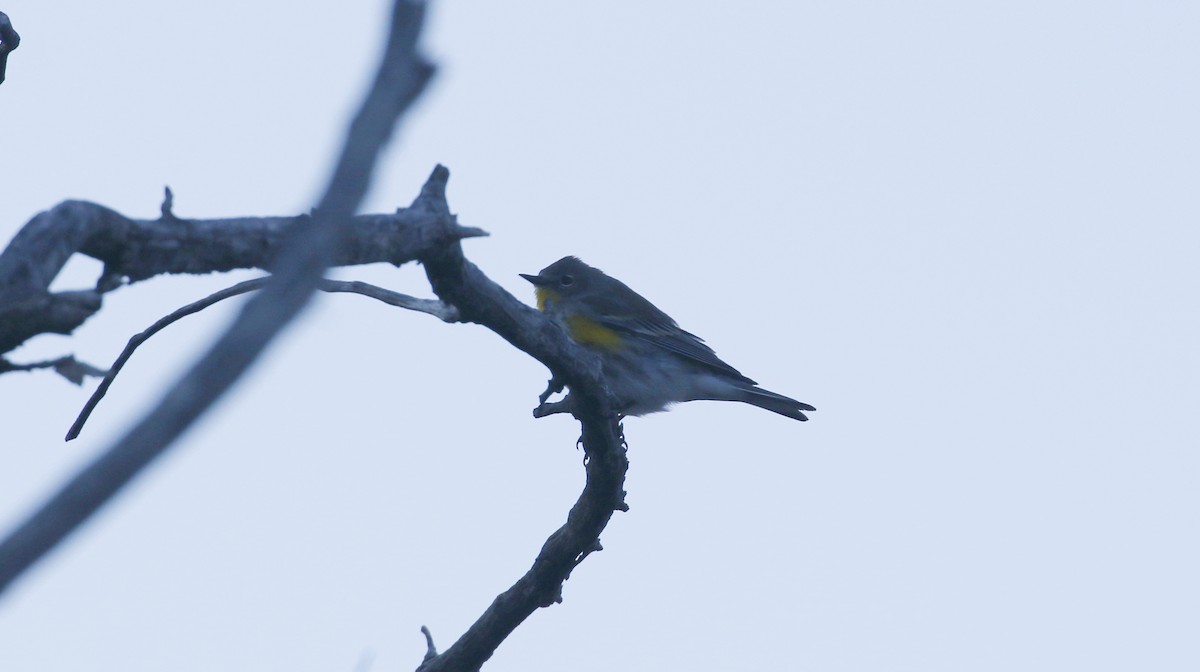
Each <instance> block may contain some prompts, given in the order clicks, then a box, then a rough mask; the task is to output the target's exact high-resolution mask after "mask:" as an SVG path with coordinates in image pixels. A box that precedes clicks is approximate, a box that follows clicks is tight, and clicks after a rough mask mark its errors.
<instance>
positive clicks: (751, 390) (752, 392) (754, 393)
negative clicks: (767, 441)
mask: <svg viewBox="0 0 1200 672" xmlns="http://www.w3.org/2000/svg"><path fill="white" fill-rule="evenodd" d="M730 401H741V402H744V403H747V404H752V405H754V406H758V407H759V408H765V409H767V410H768V411H772V412H774V413H778V414H780V415H786V416H787V417H789V418H792V419H793V420H799V421H800V422H804V421H805V420H808V416H807V415H804V413H803V411H815V410H817V409H816V408H814V407H812V406H810V405H809V404H806V403H804V402H803V401H796V400H795V399H792V398H791V397H785V396H783V395H782V394H776V393H775V392H771V391H770V390H764V389H762V388H761V387H749V386H747V387H740V388H738V391H737V392H736V393H735V394H733V395H731V399H730Z"/></svg>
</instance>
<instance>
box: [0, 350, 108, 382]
mask: <svg viewBox="0 0 1200 672" xmlns="http://www.w3.org/2000/svg"><path fill="white" fill-rule="evenodd" d="M37 369H54V372H55V373H57V374H58V375H60V376H62V377H63V378H66V379H67V380H69V381H71V382H72V383H75V384H76V385H82V384H83V379H84V378H86V377H87V376H93V377H96V378H99V377H101V376H103V375H104V374H105V371H104V369H100V368H97V367H95V366H92V365H91V364H88V363H86V362H81V361H79V360H78V359H75V355H66V356H63V357H59V358H58V359H47V360H45V361H42V362H29V363H28V364H14V363H12V362H10V361H8V360H7V359H4V358H3V357H0V373H8V372H9V371H35V370H37Z"/></svg>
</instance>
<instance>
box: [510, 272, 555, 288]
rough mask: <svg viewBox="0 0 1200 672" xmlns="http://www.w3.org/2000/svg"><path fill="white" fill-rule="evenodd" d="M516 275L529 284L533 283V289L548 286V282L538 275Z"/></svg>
mask: <svg viewBox="0 0 1200 672" xmlns="http://www.w3.org/2000/svg"><path fill="white" fill-rule="evenodd" d="M517 275H519V276H521V277H522V278H525V279H526V280H528V281H529V282H531V283H533V286H534V287H545V286H546V285H548V284H550V281H549V280H547V279H545V278H543V277H542V276H540V275H527V274H525V273H518V274H517Z"/></svg>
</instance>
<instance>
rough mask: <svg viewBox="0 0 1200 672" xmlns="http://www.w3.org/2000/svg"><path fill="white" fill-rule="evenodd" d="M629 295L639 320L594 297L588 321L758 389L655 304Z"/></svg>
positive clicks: (590, 304)
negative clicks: (593, 321) (592, 311)
mask: <svg viewBox="0 0 1200 672" xmlns="http://www.w3.org/2000/svg"><path fill="white" fill-rule="evenodd" d="M630 293H632V294H633V295H634V296H636V297H637V300H638V301H637V302H638V303H639V304H641V305H640V310H637V311H634V312H636V313H638V314H639V316H638V317H628V314H629V310H628V308H629V306H617V305H613V304H611V302H609V301H607V300H605V299H606V298H607V297H594V298H593V300H591V301H589V306H588V307H589V308H591V309H592V310H594V311H595V313H596V314H594V315H592V316H591V317H593V318H594V319H595V320H596V321H598V322H599V323H600V324H602V325H604V326H605V327H608V328H609V329H612V330H614V331H616V332H619V333H623V334H627V335H630V336H633V337H636V338H640V339H642V340H643V341H646V342H649V343H651V344H653V345H656V346H658V347H660V348H663V349H664V350H668V351H670V352H673V353H675V354H677V355H680V356H681V357H685V358H687V359H690V360H692V361H694V362H696V363H699V364H703V365H704V366H707V367H709V368H712V369H714V370H716V371H718V372H720V373H723V374H725V375H728V376H733V377H734V378H737V379H738V380H741V381H743V382H746V383H749V384H751V385H757V383H755V382H754V381H753V380H750V379H749V378H747V377H746V376H744V375H742V373H741V372H740V371H738V370H737V369H735V368H733V367H732V366H730V365H728V364H726V363H725V362H724V361H722V360H721V358H720V357H717V353H715V352H713V349H712V348H710V347H708V346H707V345H706V344H705V343H704V339H702V338H700V337H699V336H697V335H695V334H693V333H691V332H687V331H684V330H683V329H680V328H679V325H678V324H676V323H675V320H673V319H671V316H670V315H667V314H666V313H664V312H663V311H661V310H659V309H658V308H657V307H656V306H655V305H654V304H652V303H650V302H649V301H647V300H646V299H644V298H642V297H641V296H640V295H638V294H636V293H635V292H633V291H632V290H630ZM625 301H629V297H628V296H626V297H625Z"/></svg>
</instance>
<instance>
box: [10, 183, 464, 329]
mask: <svg viewBox="0 0 1200 672" xmlns="http://www.w3.org/2000/svg"><path fill="white" fill-rule="evenodd" d="M172 201H173V195H172V194H170V192H169V190H168V191H167V195H166V197H165V198H164V203H163V206H162V207H163V210H164V212H163V217H160V218H159V219H150V220H143V219H132V218H129V217H126V216H125V215H122V214H120V213H117V212H115V211H113V210H110V209H108V208H106V207H104V206H102V205H97V204H95V203H88V202H85V201H66V202H64V203H61V204H59V205H57V206H55V207H54V208H51V209H50V210H47V211H46V212H43V213H40V214H38V215H37V216H35V217H34V218H33V219H32V220H30V221H29V223H28V224H26V225H25V226H24V227H23V228H22V229H21V230H20V231H19V232H18V233H17V235H16V236H15V237H14V238H13V239H12V242H10V243H9V245H8V247H7V248H6V249H5V250H4V251H3V253H0V352H8V351H9V350H12V349H13V348H16V347H17V346H18V345H20V344H21V343H23V342H24V341H25V340H27V339H29V338H31V337H32V336H35V335H37V334H42V333H56V334H69V333H71V332H72V331H74V330H75V329H76V328H77V327H78V326H79V325H80V324H82V323H83V322H84V321H85V320H87V319H88V318H89V317H91V316H92V315H93V314H94V313H96V312H97V311H99V310H100V307H101V294H102V293H104V292H107V291H110V290H112V289H114V288H116V287H118V286H119V285H120V284H121V283H120V282H117V280H118V279H120V278H121V277H128V278H130V279H132V280H133V281H135V282H136V281H138V280H145V279H147V278H151V277H154V276H156V275H159V274H163V273H211V272H213V271H228V270H233V269H239V268H260V269H263V270H270V269H271V268H272V267H273V265H274V261H275V260H276V259H277V258H278V257H279V254H280V250H281V248H282V246H283V243H284V240H285V238H286V235H287V231H288V227H289V226H290V225H291V224H293V223H294V222H295V221H296V219H297V218H296V217H241V218H231V219H207V220H196V219H192V220H187V219H180V218H178V217H177V216H175V215H174V214H173V213H172V211H171V209H170V208H171V202H172ZM431 224H432V223H431V222H430V220H429V218H428V217H427V216H422V215H420V214H419V213H415V212H412V211H411V210H409V209H400V210H397V211H396V212H395V213H393V214H387V215H359V216H357V217H354V219H353V222H352V223H351V225H350V226H349V227H347V230H346V233H345V236H344V238H343V240H342V241H341V244H340V245H339V246H338V247H337V249H336V251H335V252H334V255H333V260H332V265H335V266H350V265H356V264H371V263H377V262H387V263H391V264H395V265H397V266H399V265H401V264H404V263H407V262H410V261H414V260H415V259H416V258H417V257H418V256H419V254H420V253H421V252H422V250H423V249H425V248H426V247H428V246H429V245H431V244H438V243H440V242H441V239H442V238H444V237H447V236H450V237H457V238H472V237H478V236H485V235H487V234H486V232H484V231H482V230H480V229H475V228H470V227H461V226H460V227H457V228H456V229H454V230H453V231H449V230H446V227H444V226H441V225H440V223H439V224H438V226H436V227H434V226H431ZM76 252H78V253H81V254H85V255H87V256H90V257H92V258H94V259H97V260H99V261H102V262H104V269H105V270H104V276H103V277H102V278H101V285H100V286H98V287H97V288H96V290H95V291H82V292H60V293H51V292H50V291H49V287H50V283H51V282H52V281H53V280H54V278H55V276H57V275H58V273H59V272H60V271H61V270H62V268H63V266H64V265H66V263H67V259H68V258H70V256H71V255H72V254H75V253H76Z"/></svg>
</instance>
